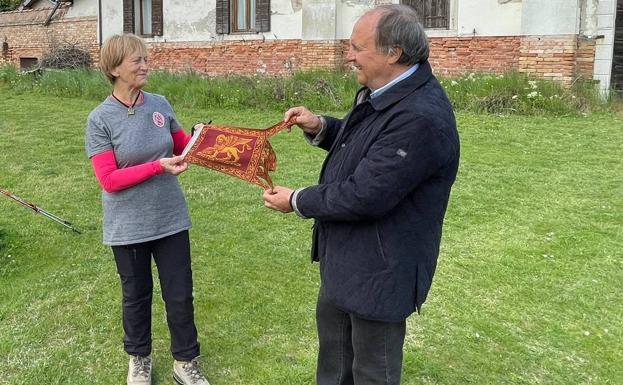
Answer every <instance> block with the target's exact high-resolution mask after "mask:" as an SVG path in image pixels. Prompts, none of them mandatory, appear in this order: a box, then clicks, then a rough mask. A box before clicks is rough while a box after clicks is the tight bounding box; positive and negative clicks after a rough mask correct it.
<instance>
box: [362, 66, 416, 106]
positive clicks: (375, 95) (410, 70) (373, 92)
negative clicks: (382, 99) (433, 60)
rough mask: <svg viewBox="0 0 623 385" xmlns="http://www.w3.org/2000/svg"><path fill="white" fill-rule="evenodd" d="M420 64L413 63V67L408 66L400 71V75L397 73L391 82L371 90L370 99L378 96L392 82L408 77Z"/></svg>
mask: <svg viewBox="0 0 623 385" xmlns="http://www.w3.org/2000/svg"><path fill="white" fill-rule="evenodd" d="M419 66H420V64H419V63H415V64H414V65H413V67H411V68H409V69H408V70H406V71H405V72H403V73H401V74H400V75H398V77H397V78H396V79H394V80H392V81H391V82H389V83H387V84H385V85H384V86H383V87H381V88H379V89H377V90H373V91H372V93H370V99H374V98H376V97H377V96H379V95H380V94H382V93H383V92H385V91H387V90H388V89H390V88H391V87H392V86H393V85H394V84H396V83H398V82H399V81H401V80H403V79H406V78H408V77H409V76H411V75H413V73H414V72H415V71H417V69H418V67H419Z"/></svg>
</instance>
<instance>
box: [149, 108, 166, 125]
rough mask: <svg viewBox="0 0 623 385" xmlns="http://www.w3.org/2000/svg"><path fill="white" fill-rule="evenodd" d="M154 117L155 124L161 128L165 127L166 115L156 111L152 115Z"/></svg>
mask: <svg viewBox="0 0 623 385" xmlns="http://www.w3.org/2000/svg"><path fill="white" fill-rule="evenodd" d="M152 118H153V119H154V124H155V125H156V126H158V127H160V128H162V127H164V120H165V119H164V115H162V114H161V113H160V112H158V111H156V112H154V114H153V115H152Z"/></svg>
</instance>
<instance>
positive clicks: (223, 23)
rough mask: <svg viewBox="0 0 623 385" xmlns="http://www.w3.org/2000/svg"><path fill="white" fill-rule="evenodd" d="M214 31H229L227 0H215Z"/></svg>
mask: <svg viewBox="0 0 623 385" xmlns="http://www.w3.org/2000/svg"><path fill="white" fill-rule="evenodd" d="M216 33H218V34H222V35H226V34H228V33H229V0H216Z"/></svg>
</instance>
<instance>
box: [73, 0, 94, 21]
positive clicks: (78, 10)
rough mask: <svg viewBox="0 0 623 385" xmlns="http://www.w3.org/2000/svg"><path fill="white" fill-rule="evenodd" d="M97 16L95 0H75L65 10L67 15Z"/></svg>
mask: <svg viewBox="0 0 623 385" xmlns="http://www.w3.org/2000/svg"><path fill="white" fill-rule="evenodd" d="M93 16H97V0H76V1H74V3H73V5H72V6H71V7H70V8H69V10H68V11H67V17H93Z"/></svg>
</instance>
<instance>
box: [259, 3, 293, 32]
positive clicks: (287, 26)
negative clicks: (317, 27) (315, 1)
mask: <svg viewBox="0 0 623 385" xmlns="http://www.w3.org/2000/svg"><path fill="white" fill-rule="evenodd" d="M270 11H271V13H272V16H271V18H270V29H271V31H270V32H269V33H265V34H264V35H266V38H267V39H300V38H301V29H302V25H303V0H272V1H271V3H270Z"/></svg>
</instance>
